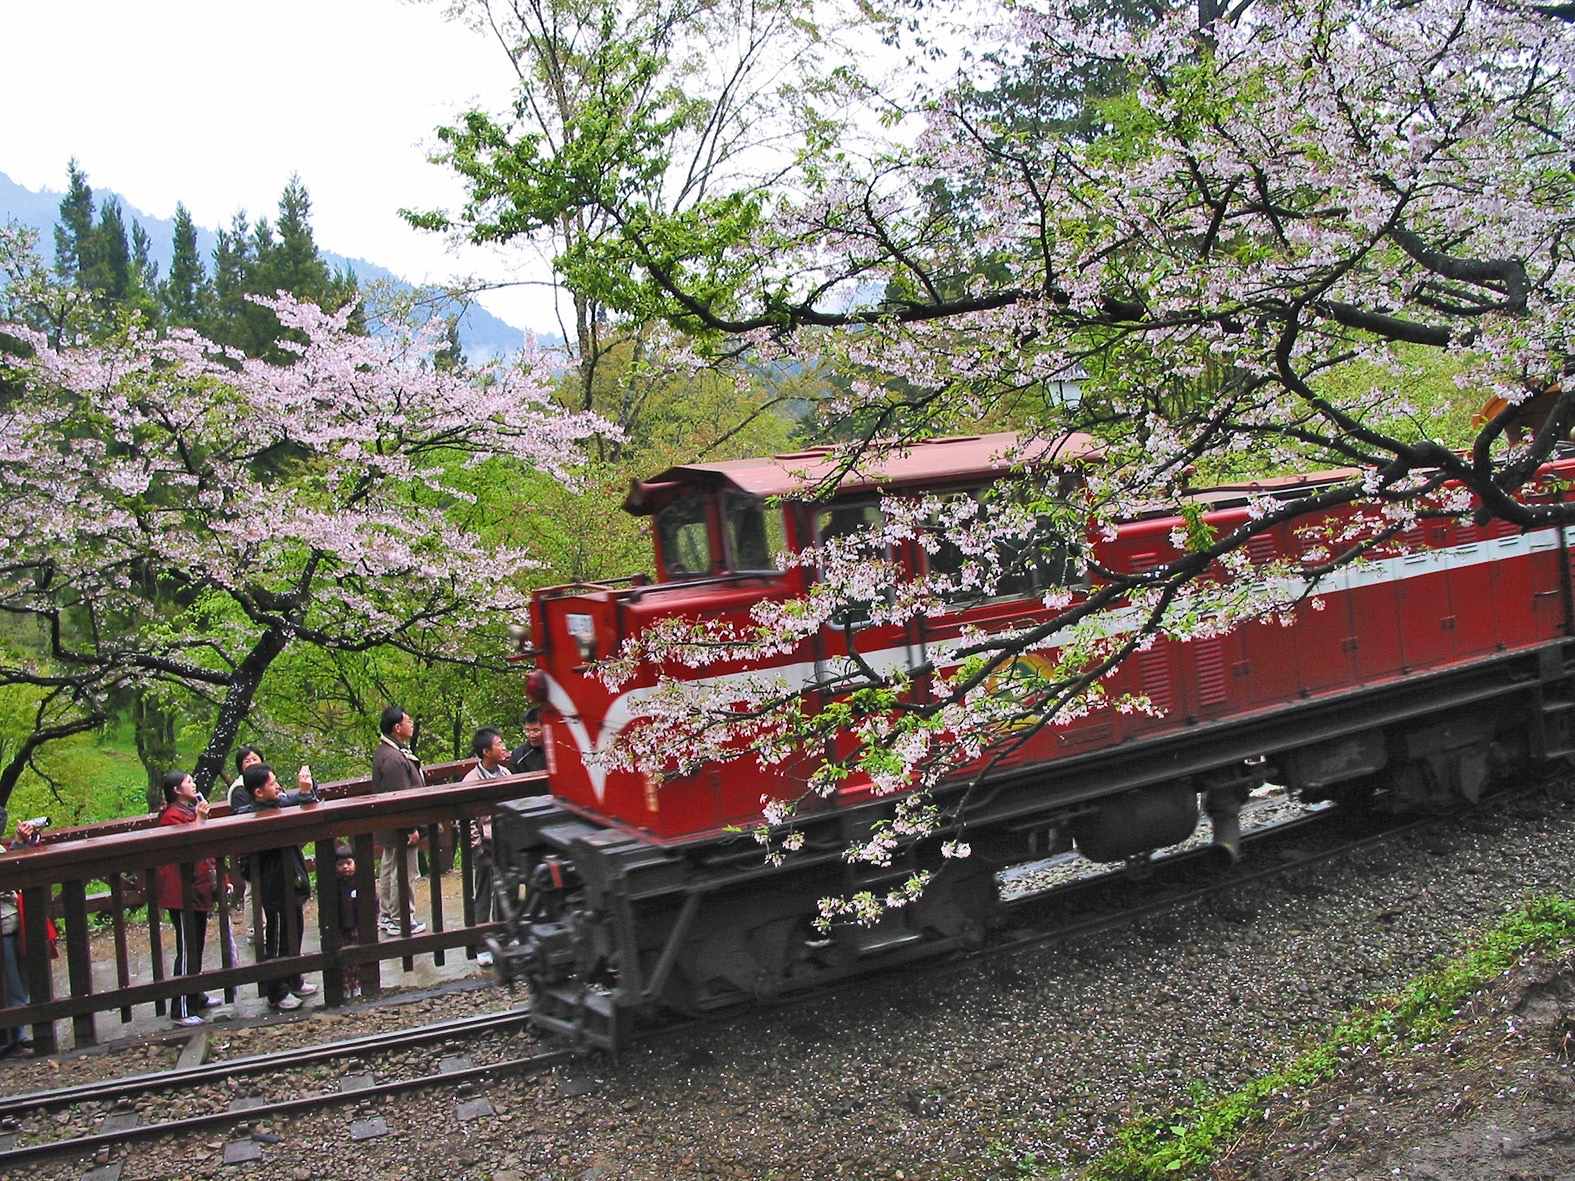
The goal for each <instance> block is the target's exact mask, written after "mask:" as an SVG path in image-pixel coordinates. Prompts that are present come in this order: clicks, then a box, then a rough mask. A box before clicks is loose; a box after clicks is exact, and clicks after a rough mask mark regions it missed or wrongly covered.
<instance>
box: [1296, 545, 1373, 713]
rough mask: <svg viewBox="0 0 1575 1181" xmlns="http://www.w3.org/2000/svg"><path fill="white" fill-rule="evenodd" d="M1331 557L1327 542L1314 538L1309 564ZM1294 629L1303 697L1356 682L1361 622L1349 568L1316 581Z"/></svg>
mask: <svg viewBox="0 0 1575 1181" xmlns="http://www.w3.org/2000/svg"><path fill="white" fill-rule="evenodd" d="M1328 558H1329V552H1328V546H1327V543H1326V542H1324V541H1323V540H1322V539H1319V538H1309V539H1308V540H1307V541H1306V542H1305V544H1304V546H1303V549H1302V560H1303V562H1304V563H1305V564H1306V565H1307V566H1313V565H1315V564H1321V563H1323V562H1326V561H1327V560H1328ZM1294 610H1295V614H1296V622H1295V624H1294V625H1293V627H1292V629H1291V634H1292V635H1293V636H1294V637H1295V643H1296V687H1297V689H1298V690H1299V691H1300V692H1301V693H1303V694H1308V693H1318V692H1321V691H1323V690H1327V689H1337V688H1340V687H1342V686H1346V685H1351V684H1353V683H1354V682H1355V681H1356V649H1357V643H1358V641H1357V632H1356V621H1355V620H1354V619H1353V617H1352V613H1351V595H1350V578H1349V576H1348V574H1347V571H1346V570H1345V568H1344V567H1341V568H1340V569H1338V570H1335V571H1333V572H1332V573H1329V574H1325V575H1324V576H1323V577H1322V578H1319V579H1318V580H1317V581H1316V582H1311V583H1310V584H1309V586H1308V588H1307V593H1306V595H1305V596H1304V597H1303V598H1302V600H1301V601H1300V602H1299V603H1297V604H1296V606H1295V608H1294Z"/></svg>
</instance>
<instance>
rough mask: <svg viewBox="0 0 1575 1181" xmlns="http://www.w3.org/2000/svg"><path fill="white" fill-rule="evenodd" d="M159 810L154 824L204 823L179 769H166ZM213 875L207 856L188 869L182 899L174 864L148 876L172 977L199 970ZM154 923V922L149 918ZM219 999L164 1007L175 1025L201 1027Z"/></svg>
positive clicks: (203, 808) (204, 806) (189, 998)
mask: <svg viewBox="0 0 1575 1181" xmlns="http://www.w3.org/2000/svg"><path fill="white" fill-rule="evenodd" d="M163 788H164V811H162V812H160V813H159V825H160V827H163V826H165V825H173V824H197V823H200V822H201V821H204V820H206V819H208V801H207V800H205V799H203V798H202V796H200V795H199V794H198V793H197V785H196V783H194V782H193V781H192V778H191V776H190V775H188V774H186V772H184V771H167V772H165V775H164V780H163ZM217 884H218V871H217V869H216V867H215V865H214V859H213V858H212V857H205V858H203V859H202V860H201V861H198V862H197V863H196V864H195V865H193V866H192V876H191V896H190V898H189V899H188V898H187V895H186V891H185V888H184V885H183V883H182V882H181V872H180V866H179V865H161V866H159V867H158V869H157V870H155V871H154V874H153V901H154V907H155V909H161V910H164V911H167V912H168V913H169V916H170V925H171V926H172V927H174V928H175V966H174V967H173V968H172V969H171V974H172V975H175V976H195V975H197V974H198V973H199V972H201V971H202V945H203V944H204V943H206V942H207V938H208V914H209V912H211V911H212V910H213V894H214V890H215V888H216V886H217ZM155 921H156V918H155ZM221 1001H222V998H218V997H211V996H209V995H208V994H207V993H205V992H193V993H189V994H187V995H186V996H178V997H176V998H175V1000H174V1002H173V1003H172V1004H171V1005H170V1016H171V1017H172V1018H173V1019H174V1021H175V1024H177V1025H201V1024H202V1014H203V1011H204V1010H206V1009H210V1008H213V1007H214V1006H216V1005H218V1004H220V1003H221Z"/></svg>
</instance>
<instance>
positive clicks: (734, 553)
mask: <svg viewBox="0 0 1575 1181" xmlns="http://www.w3.org/2000/svg"><path fill="white" fill-rule="evenodd" d="M722 521H723V532H724V533H725V534H726V538H727V556H728V569H729V570H732V571H734V572H736V573H755V572H767V573H773V574H774V573H776V571H777V569H778V567H777V557H778V556H779V555H780V554H782V553H785V552H786V551H787V529H786V526H785V525H784V523H783V519H782V509H781V508H780V507H776V508H770V507H767V506H766V505H765V504H763V503H762V502H760V501H758V500H755V499H753V498H751V497H744V496H729V497H727V499H726V500H724V501H723V506H722Z"/></svg>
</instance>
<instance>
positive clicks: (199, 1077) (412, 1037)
mask: <svg viewBox="0 0 1575 1181" xmlns="http://www.w3.org/2000/svg"><path fill="white" fill-rule="evenodd" d="M529 1018H530V1009H528V1008H517V1009H508V1010H505V1011H504V1012H501V1013H481V1014H476V1015H473V1016H470V1017H456V1018H452V1019H450V1020H448V1021H438V1022H434V1023H433V1024H430V1025H417V1026H412V1027H411V1028H409V1029H396V1030H390V1031H388V1032H387V1033H372V1034H364V1035H363V1036H361V1037H354V1038H346V1039H345V1040H343V1041H337V1042H320V1043H318V1044H316V1045H312V1046H299V1047H296V1048H295V1049H290V1050H279V1051H276V1052H274V1053H272V1054H254V1055H250V1056H248V1057H245V1058H231V1059H225V1060H221V1061H218V1062H209V1063H206V1064H204V1065H202V1066H192V1067H187V1068H186V1069H185V1070H165V1071H156V1072H153V1073H150V1074H133V1075H126V1076H124V1077H121V1078H116V1079H104V1080H100V1081H98V1082H92V1083H81V1084H78V1085H76V1086H70V1087H59V1088H56V1089H53V1090H48V1091H30V1092H28V1093H26V1094H22V1095H12V1096H8V1097H6V1098H4V1099H0V1108H3V1110H4V1111H5V1113H6V1114H7V1115H17V1114H19V1113H22V1112H27V1111H38V1110H43V1109H48V1108H53V1107H68V1106H71V1105H73V1104H77V1103H91V1102H94V1101H95V1100H101V1099H120V1098H124V1097H127V1096H130V1095H142V1094H146V1093H147V1092H149V1091H168V1090H175V1089H177V1088H181V1087H194V1086H202V1085H203V1084H206V1083H213V1082H218V1081H220V1080H222V1079H227V1078H236V1077H240V1076H243V1075H249V1074H263V1073H267V1072H270V1071H275V1070H292V1069H295V1068H297V1067H301V1066H311V1065H314V1064H316V1063H319V1062H327V1061H332V1060H333V1059H335V1058H346V1057H350V1056H351V1055H355V1054H363V1053H376V1052H382V1051H387V1050H398V1049H403V1048H405V1047H407V1046H417V1045H421V1044H423V1043H425V1042H431V1041H439V1040H442V1039H443V1038H447V1037H451V1036H468V1035H472V1034H477V1033H485V1032H487V1031H489V1030H492V1029H497V1028H506V1027H508V1026H510V1025H516V1024H524V1023H525V1022H526V1021H527V1020H528V1019H529ZM3 1159H4V1158H3V1157H0V1160H3Z"/></svg>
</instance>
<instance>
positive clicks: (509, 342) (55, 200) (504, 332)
mask: <svg viewBox="0 0 1575 1181" xmlns="http://www.w3.org/2000/svg"><path fill="white" fill-rule="evenodd" d="M61 195H62V194H60V193H57V192H51V191H50V190H48V189H44V190H43V191H41V192H37V193H35V192H33V191H32V190H31V189H25V188H23V187H22V186H21V185H19V184H17V183H16V182H15V181H13V180H12V179H11V178H10V177H8V176H7V175H6V174H5V173H3V172H0V221H4V220H6V219H8V218H12V219H15V220H16V221H18V222H20V223H22V224H23V225H25V226H29V227H31V228H32V229H35V230H37V231H38V248H39V251H40V252H41V253H42V254H43V255H44V257H45V258H46V259H48V260H53V258H54V253H55V234H54V229H55V219H56V217H57V216H58V214H59V212H60V198H61ZM105 197H119V199H120V203H121V206H122V207H123V208H124V210H125V213H126V215H127V217H128V219H135V220H137V221H139V222H141V223H142V228H143V229H144V230H146V231H147V232H148V237H149V238H150V239H151V240H152V251H151V254H152V257H153V259H154V261H155V262H157V263H158V264H159V274H160V275H165V274H168V273H169V268H170V254H171V252H172V250H173V248H174V246H173V244H174V227H175V223H174V222H173V221H171V220H169V219H167V218H162V217H153V216H151V215H150V214H146V213H143V212H142V211H141V210H140V209H138V208H137V207H136V206H134V205H133V204H131V202H129V201H127V200H126V199H125V198H124V197H121V196H120V194H118V193H116V192H115V191H114V190H113V189H105V188H99V187H98V186H96V185H95V186H94V188H93V198H94V202H95V203H97V202H98V201H101V200H103V199H104V198H105ZM127 230H128V232H129V230H130V225H129V222H128V225H127ZM217 245H218V234H217V233H216V232H215V231H214V230H210V229H206V228H204V227H202V226H199V227H197V249H198V251H199V252H200V253H201V255H202V258H203V261H204V263H205V264H206V265H207V267H208V270H209V273H210V274H211V273H212V270H213V250H214V247H215V246H217ZM322 256H323V258H324V259H325V260H327V262H328V265H329V266H331V267H336V268H337V267H343V266H349V267H350V269H351V270H353V271H354V272H355V275H356V278H357V279H358V280H359V281H360V284H361V288H362V290H366V289H367V287H368V286H369V285H370V284H372V283H376V282H387V283H389V284H390V285H391V286H392V287H393V288H395V289H396V290H402V291H409V290H411V284H409V283H407V282H405V280H403V279H401V278H400V277H399V276H398V275H396V274H395V273H394V272H393V271H391V270H389V269H388V268H387V267H382V266H379V265H378V264H377V263H375V262H368V261H367V260H366V259H364V258H347V257H345V256H344V255H342V254H335V253H334V252H333V251H331V250H323V251H322ZM449 307H450V308H452V310H453V311H459V310H460V305H458V304H453V303H451V304H450V305H449ZM447 310H448V309H444V311H445V313H446V312H447ZM459 337H460V343H461V345H462V346H463V347H464V349H465V355H466V356H467V357H469V358H470V359H471V360H473V361H483V360H486V359H488V358H490V357H493V356H497V355H500V354H501V355H508V354H510V353H514V352H516V351H518V350H519V348H520V347H521V346H522V345H524V343H525V334H524V332H522V331H521V330H520V329H518V328H516V327H514V326H513V325H512V324H508V323H505V322H504V321H502V320H500V319H498V317H496V316H494V315H493V314H492V313H491V312H489V311H487V309H486V308H484V307H482V306H481V305H480V304H477V303H472V304H471V305H470V306H469V307H466V308H465V309H464V310H463V313H462V314H461V316H460V321H459ZM539 339H540V340H541V342H542V343H543V344H544V345H550V344H553V343H555V338H550V337H546V336H543V337H540V338H539Z"/></svg>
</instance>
